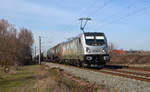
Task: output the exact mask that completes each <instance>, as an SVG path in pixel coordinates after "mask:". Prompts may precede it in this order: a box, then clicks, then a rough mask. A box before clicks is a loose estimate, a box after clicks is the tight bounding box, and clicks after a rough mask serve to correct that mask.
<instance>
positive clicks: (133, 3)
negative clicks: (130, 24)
mask: <svg viewBox="0 0 150 92" xmlns="http://www.w3.org/2000/svg"><path fill="white" fill-rule="evenodd" d="M136 2H137V0H134V2H132V3H131V4H129V5H128V6H126V7H124V9H130V8H132V7H134V5H135V3H136ZM121 12H122V11H118V12H116V13H114V14H112V15H110V16H107V17H105V18H103V19H102V20H100V21H101V22H104V21H106V20H109V19H110V18H112V17H114V16H116V15H118V14H120V13H121Z"/></svg>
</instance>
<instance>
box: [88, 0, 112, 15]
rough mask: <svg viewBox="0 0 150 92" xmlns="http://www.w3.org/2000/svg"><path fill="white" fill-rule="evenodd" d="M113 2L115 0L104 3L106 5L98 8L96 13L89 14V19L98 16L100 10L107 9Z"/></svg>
mask: <svg viewBox="0 0 150 92" xmlns="http://www.w3.org/2000/svg"><path fill="white" fill-rule="evenodd" d="M113 1H114V0H108V1H106V2H104V4H103V5H102V6H100V7H98V8H97V9H96V10H95V11H93V12H91V13H90V14H88V16H87V17H93V16H94V15H96V13H98V12H99V11H100V10H103V9H104V8H105V7H107V6H108V5H109V4H110V3H112V2H113Z"/></svg>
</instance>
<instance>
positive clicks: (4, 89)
mask: <svg viewBox="0 0 150 92" xmlns="http://www.w3.org/2000/svg"><path fill="white" fill-rule="evenodd" d="M0 76H1V79H0V92H97V90H98V87H96V86H95V84H89V83H87V82H84V81H82V80H79V78H75V77H73V76H71V75H69V74H67V73H66V72H64V71H63V70H62V69H59V68H49V67H48V66H45V65H41V66H39V65H32V66H25V67H22V68H20V69H19V71H15V70H14V69H12V70H11V72H9V73H3V72H1V73H0Z"/></svg>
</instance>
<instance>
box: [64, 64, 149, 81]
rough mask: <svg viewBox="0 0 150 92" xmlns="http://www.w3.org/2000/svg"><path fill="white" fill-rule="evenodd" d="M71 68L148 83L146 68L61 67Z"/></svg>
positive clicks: (147, 70)
mask: <svg viewBox="0 0 150 92" xmlns="http://www.w3.org/2000/svg"><path fill="white" fill-rule="evenodd" d="M63 66H67V67H71V68H78V69H81V70H88V71H93V72H99V73H104V74H109V75H113V76H119V77H123V78H129V79H134V80H139V81H144V82H150V69H146V68H138V67H137V68H135V67H134V68H132V67H124V66H112V65H111V67H110V66H105V67H104V68H103V69H98V68H94V67H92V68H81V67H76V66H70V65H63Z"/></svg>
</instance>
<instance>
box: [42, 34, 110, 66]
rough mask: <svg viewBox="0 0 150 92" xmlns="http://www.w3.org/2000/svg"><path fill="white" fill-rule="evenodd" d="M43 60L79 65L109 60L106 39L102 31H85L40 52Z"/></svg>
mask: <svg viewBox="0 0 150 92" xmlns="http://www.w3.org/2000/svg"><path fill="white" fill-rule="evenodd" d="M42 56H43V57H42V58H43V59H44V60H49V61H51V62H57V63H64V64H70V65H75V66H80V67H90V66H91V65H97V66H98V67H101V66H103V65H105V64H106V63H107V62H109V60H110V57H109V54H108V45H107V39H106V36H105V34H104V33H102V32H85V33H82V34H80V35H79V36H77V37H75V38H73V39H72V40H69V41H66V42H63V43H60V44H58V45H56V46H54V47H52V48H50V49H49V50H47V51H45V52H43V53H42Z"/></svg>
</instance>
